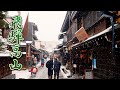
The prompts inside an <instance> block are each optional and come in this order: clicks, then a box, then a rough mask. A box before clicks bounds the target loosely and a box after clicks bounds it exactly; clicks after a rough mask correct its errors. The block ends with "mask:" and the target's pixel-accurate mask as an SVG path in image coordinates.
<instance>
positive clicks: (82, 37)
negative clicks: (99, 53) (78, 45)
mask: <svg viewBox="0 0 120 90" xmlns="http://www.w3.org/2000/svg"><path fill="white" fill-rule="evenodd" d="M75 36H76V37H77V39H78V40H79V42H82V41H84V40H85V39H87V38H88V34H87V32H86V31H85V29H84V27H81V28H80V29H79V30H78V31H77V32H76V33H75Z"/></svg>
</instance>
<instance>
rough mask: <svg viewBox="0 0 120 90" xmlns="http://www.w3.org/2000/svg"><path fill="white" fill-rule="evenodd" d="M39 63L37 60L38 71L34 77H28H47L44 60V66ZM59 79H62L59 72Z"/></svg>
mask: <svg viewBox="0 0 120 90" xmlns="http://www.w3.org/2000/svg"><path fill="white" fill-rule="evenodd" d="M40 65H41V63H40V62H39V63H38V65H37V66H36V67H37V68H38V72H37V74H36V77H33V78H32V77H30V79H48V69H47V68H46V62H45V65H44V67H41V66H40ZM59 78H60V79H63V75H62V74H61V72H60V76H59Z"/></svg>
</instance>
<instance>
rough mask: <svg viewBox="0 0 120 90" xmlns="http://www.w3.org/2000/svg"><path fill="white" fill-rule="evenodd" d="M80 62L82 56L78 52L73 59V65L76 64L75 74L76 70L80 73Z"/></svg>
mask: <svg viewBox="0 0 120 90" xmlns="http://www.w3.org/2000/svg"><path fill="white" fill-rule="evenodd" d="M79 63H80V57H79V55H78V54H76V56H75V57H74V59H73V65H75V67H73V74H75V73H76V72H77V73H79Z"/></svg>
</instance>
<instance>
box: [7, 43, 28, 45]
mask: <svg viewBox="0 0 120 90" xmlns="http://www.w3.org/2000/svg"><path fill="white" fill-rule="evenodd" d="M8 45H13V44H10V43H9V44H8ZM20 45H26V42H20Z"/></svg>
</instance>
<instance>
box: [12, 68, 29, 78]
mask: <svg viewBox="0 0 120 90" xmlns="http://www.w3.org/2000/svg"><path fill="white" fill-rule="evenodd" d="M12 74H15V75H16V78H15V79H20V78H23V79H28V78H29V77H30V76H31V73H30V72H29V70H20V71H18V70H14V71H12Z"/></svg>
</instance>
